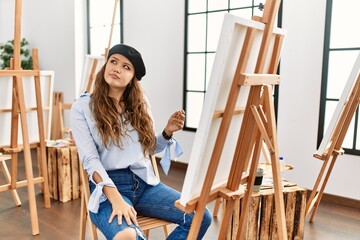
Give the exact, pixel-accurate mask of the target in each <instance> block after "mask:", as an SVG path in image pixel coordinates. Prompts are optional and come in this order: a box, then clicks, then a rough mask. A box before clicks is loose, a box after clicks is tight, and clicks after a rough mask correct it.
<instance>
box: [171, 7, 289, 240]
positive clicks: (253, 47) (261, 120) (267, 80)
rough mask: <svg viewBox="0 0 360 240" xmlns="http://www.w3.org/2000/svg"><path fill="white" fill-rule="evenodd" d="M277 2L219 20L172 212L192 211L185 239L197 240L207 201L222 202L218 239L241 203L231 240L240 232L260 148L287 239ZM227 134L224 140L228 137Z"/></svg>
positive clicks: (280, 229) (281, 233) (281, 34)
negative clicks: (257, 13)
mask: <svg viewBox="0 0 360 240" xmlns="http://www.w3.org/2000/svg"><path fill="white" fill-rule="evenodd" d="M279 5H280V1H267V2H266V5H265V10H264V14H263V17H261V18H259V17H255V18H254V20H249V19H243V18H240V17H236V16H233V15H231V14H227V15H225V18H224V23H223V27H222V30H221V36H220V40H219V44H218V48H217V51H216V56H215V60H214V64H213V66H214V67H213V70H212V73H211V77H210V81H209V87H208V91H207V93H206V97H205V102H204V107H203V112H202V115H201V118H200V123H199V127H198V129H197V133H196V135H195V139H194V144H193V148H192V152H191V155H190V160H189V166H188V170H187V174H186V177H185V182H184V185H183V190H182V194H181V198H180V200H179V201H177V202H176V206H177V207H179V208H180V209H182V210H183V211H185V212H192V211H195V217H194V220H193V223H192V226H191V229H190V233H189V236H188V239H196V236H197V234H198V230H199V227H200V223H201V220H202V217H203V214H204V212H205V206H206V204H207V203H208V202H210V201H212V200H214V199H216V198H218V197H224V199H226V200H227V204H226V209H225V213H224V217H223V220H222V223H221V229H220V233H219V239H225V237H226V232H227V230H228V226H229V221H230V219H231V215H232V211H233V207H234V203H235V199H238V198H244V201H243V202H244V204H243V205H242V214H241V218H240V224H239V231H238V235H237V239H240V238H241V236H242V233H243V231H244V226H245V224H244V222H245V219H246V214H247V211H246V210H247V208H248V207H249V202H250V197H251V192H252V184H247V186H246V187H247V190H246V191H245V192H244V191H243V190H242V189H241V188H240V184H244V183H246V182H253V181H254V179H255V174H256V168H257V164H258V160H259V155H260V151H261V148H262V147H261V146H262V144H263V142H264V141H265V142H266V144H267V146H268V149H269V151H270V155H271V163H272V172H273V178H274V188H275V195H274V196H275V205H276V220H277V222H278V235H279V238H280V239H287V236H286V235H287V234H286V224H285V213H284V202H283V198H282V190H281V182H280V174H279V171H280V170H279V169H280V166H279V163H278V162H279V161H278V149H277V137H276V124H275V111H274V106H273V99H272V89H273V88H272V86H273V85H276V84H279V76H278V75H276V74H275V73H276V71H277V66H278V63H279V59H280V53H281V46H282V42H283V38H284V31H283V30H281V29H277V28H274V22H275V16H276V14H277V9H278V7H279ZM228 133H229V134H228Z"/></svg>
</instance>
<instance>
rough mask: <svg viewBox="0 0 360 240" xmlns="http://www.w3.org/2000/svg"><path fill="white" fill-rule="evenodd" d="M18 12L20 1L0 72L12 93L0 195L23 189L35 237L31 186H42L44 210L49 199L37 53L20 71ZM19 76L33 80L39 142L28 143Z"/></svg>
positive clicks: (19, 25) (36, 231)
mask: <svg viewBox="0 0 360 240" xmlns="http://www.w3.org/2000/svg"><path fill="white" fill-rule="evenodd" d="M21 10H22V1H21V0H16V1H15V30H14V55H13V56H14V58H13V64H12V67H11V68H10V70H1V71H0V75H1V76H12V77H13V92H12V114H11V115H12V116H11V117H12V121H11V139H10V146H7V147H6V146H5V147H1V149H0V152H3V153H6V154H10V155H11V180H10V183H9V184H5V185H2V186H0V192H1V191H6V190H14V189H16V188H19V187H24V186H27V188H28V196H29V209H30V218H31V226H32V234H33V235H37V234H39V223H38V216H37V208H36V197H35V187H34V184H36V183H42V191H43V194H44V202H45V207H46V208H49V207H50V196H49V189H48V179H47V167H46V153H45V150H46V145H45V134H44V125H43V122H44V121H43V112H42V100H41V88H40V78H39V75H40V72H39V62H38V52H37V49H33V51H32V56H33V68H34V70H22V69H21V58H20V32H21ZM23 76H34V79H35V92H36V93H35V94H36V106H37V107H36V110H37V118H38V129H39V142H38V143H31V144H30V142H29V133H28V126H27V119H26V106H25V99H24V88H23V82H22V77H23ZM19 115H20V124H21V130H22V140H23V143H22V145H19V144H18V130H19V129H18V127H19V126H18V123H19ZM31 147H38V149H39V151H38V154H39V164H40V172H41V176H39V177H35V178H34V176H33V170H32V159H31ZM21 151H23V153H24V162H25V174H26V180H23V181H17V176H18V174H17V173H18V172H17V171H18V153H19V152H21Z"/></svg>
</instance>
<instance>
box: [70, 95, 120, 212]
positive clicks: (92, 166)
mask: <svg viewBox="0 0 360 240" xmlns="http://www.w3.org/2000/svg"><path fill="white" fill-rule="evenodd" d="M85 104H88V102H84V101H82V102H81V103H79V102H78V101H76V102H74V103H73V105H72V108H71V113H70V126H71V130H72V133H73V136H74V140H75V144H76V147H77V149H78V153H79V157H80V161H81V162H82V164H83V167H84V169H85V171H86V172H87V173H88V175H89V180H90V181H92V182H93V183H94V184H95V186H96V187H95V190H94V191H93V192H92V193H91V195H90V199H89V206H88V209H89V211H91V212H93V213H97V212H98V209H99V205H100V203H102V202H104V201H105V200H106V196H105V195H104V194H103V191H102V190H103V187H104V186H110V187H114V188H116V187H115V184H114V183H113V181H112V180H111V179H110V178H109V176H108V174H107V172H106V171H105V168H104V166H103V165H102V163H101V161H100V157H99V154H98V151H97V148H96V144H95V142H94V139H93V137H92V134H91V131H90V128H89V124H88V122H87V117H89V115H87V114H86V113H85V112H86V110H87V108H88V106H86V107H87V108H85V107H82V106H84V105H85ZM94 172H97V173H98V174H99V175H100V177H101V179H102V182H99V183H96V182H95V181H94V179H93V174H94Z"/></svg>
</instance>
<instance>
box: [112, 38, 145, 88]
mask: <svg viewBox="0 0 360 240" xmlns="http://www.w3.org/2000/svg"><path fill="white" fill-rule="evenodd" d="M115 53H118V54H121V55H123V56H125V57H126V58H127V59H129V60H130V62H131V63H132V65H134V68H135V76H136V78H137V79H138V80H139V81H140V80H141V78H142V77H143V76H145V74H146V69H145V64H144V61H143V59H142V57H141V54H140V53H139V52H138V51H137V50H136V49H135V48H133V47H130V46H128V45H125V44H117V45H115V46H113V47H112V48H111V49H110V50H109V54H108V57H107V60H109V58H110V56H111V55H113V54H115Z"/></svg>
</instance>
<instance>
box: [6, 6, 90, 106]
mask: <svg viewBox="0 0 360 240" xmlns="http://www.w3.org/2000/svg"><path fill="white" fill-rule="evenodd" d="M84 3H85V1H73V0H62V1H56V0H23V1H22V21H21V23H22V26H21V38H23V37H25V38H26V39H27V40H28V41H29V43H30V47H31V48H38V49H39V62H40V68H41V69H42V70H54V71H55V84H54V91H63V92H64V97H65V101H67V102H69V101H72V100H73V99H74V97H75V87H74V83H75V78H76V77H78V74H79V72H80V73H81V70H82V63H81V62H80V63H79V61H83V56H84V54H85V51H84V49H86V48H85V45H84V41H85V40H84V37H85V34H84V33H85V27H84V26H85V25H84V26H83V27H82V29H83V30H82V31H75V26H77V29H79V27H78V26H79V24H85V22H84V21H80V20H79V14H81V15H82V16H81V17H80V18H83V17H84V16H83V12H84V11H83V10H84V9H85V8H84V7H83V4H84ZM75 5H77V11H75ZM75 13H76V14H77V15H78V16H77V20H76V21H75ZM14 18H15V1H14V0H1V1H0V26H1V27H0V42H1V43H5V42H6V41H8V40H11V39H13V38H14ZM75 36H76V39H77V42H81V44H79V43H78V44H77V45H75ZM75 46H76V47H75ZM78 56H81V57H80V59H79V57H78ZM76 66H77V67H78V69H75V67H76Z"/></svg>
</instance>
